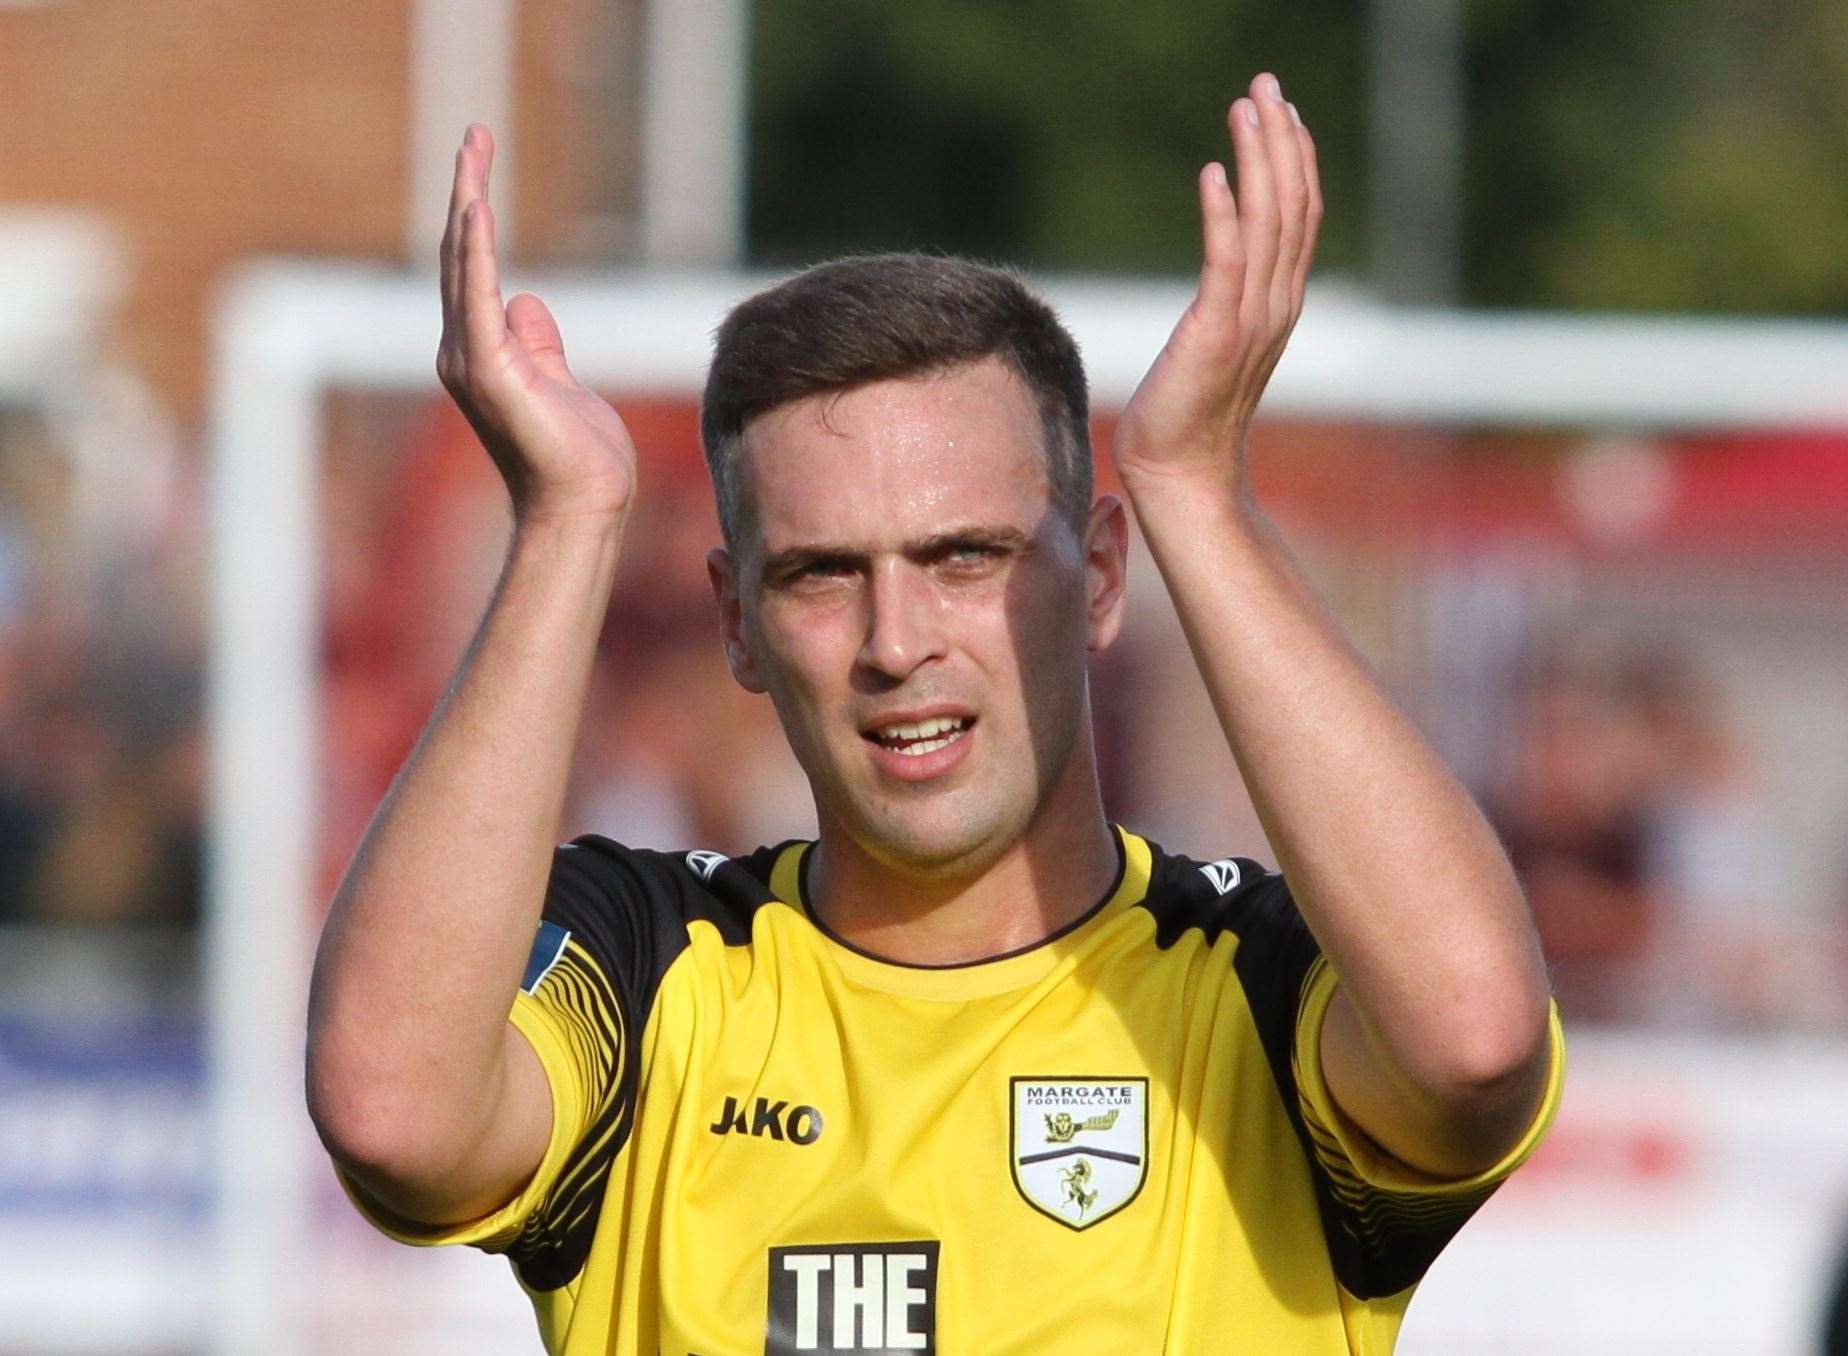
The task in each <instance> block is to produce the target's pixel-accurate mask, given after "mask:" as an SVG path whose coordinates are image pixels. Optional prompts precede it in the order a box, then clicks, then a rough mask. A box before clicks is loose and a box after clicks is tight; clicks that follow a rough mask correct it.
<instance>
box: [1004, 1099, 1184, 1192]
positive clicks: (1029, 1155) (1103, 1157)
mask: <svg viewBox="0 0 1848 1356" xmlns="http://www.w3.org/2000/svg"><path fill="white" fill-rule="evenodd" d="M1012 1087H1013V1092H1012V1096H1013V1105H1012V1106H1011V1108H1010V1115H1009V1118H1008V1119H1009V1137H1010V1138H1011V1140H1012V1141H1013V1142H1012V1145H1011V1148H1010V1159H1011V1162H1012V1165H1013V1169H1014V1185H1015V1186H1016V1187H1018V1188H1019V1189H1020V1194H1021V1195H1022V1196H1024V1197H1025V1198H1026V1201H1027V1204H1028V1205H1030V1206H1032V1207H1033V1208H1034V1209H1035V1210H1037V1211H1039V1212H1040V1213H1041V1214H1042V1215H1050V1216H1052V1218H1054V1219H1056V1220H1058V1221H1059V1223H1061V1224H1063V1225H1065V1226H1067V1227H1068V1228H1072V1229H1088V1228H1090V1227H1091V1226H1092V1225H1093V1224H1096V1223H1097V1222H1098V1221H1099V1220H1103V1219H1108V1218H1110V1216H1112V1215H1114V1214H1115V1213H1116V1212H1117V1211H1119V1210H1121V1209H1122V1208H1123V1207H1124V1206H1126V1205H1128V1204H1129V1203H1130V1202H1131V1201H1133V1200H1135V1199H1136V1193H1137V1192H1139V1191H1141V1190H1142V1184H1143V1182H1145V1181H1146V1180H1147V1179H1148V1175H1149V1080H1148V1079H1146V1078H1050V1077H1047V1078H1016V1079H1014V1080H1013V1083H1012Z"/></svg>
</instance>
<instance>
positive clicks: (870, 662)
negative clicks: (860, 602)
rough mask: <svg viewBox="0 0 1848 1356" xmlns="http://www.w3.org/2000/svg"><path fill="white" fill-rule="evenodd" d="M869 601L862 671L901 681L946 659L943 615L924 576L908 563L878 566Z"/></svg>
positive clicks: (888, 561) (902, 561) (867, 601)
mask: <svg viewBox="0 0 1848 1356" xmlns="http://www.w3.org/2000/svg"><path fill="white" fill-rule="evenodd" d="M865 597H866V612H867V615H866V638H865V640H864V641H863V642H862V644H861V646H860V665H861V667H862V668H865V669H868V670H870V671H872V672H874V673H877V674H880V675H882V676H884V677H887V678H891V679H894V680H896V681H901V682H902V681H903V680H904V679H906V678H908V677H910V676H911V674H912V673H914V672H915V671H916V670H917V669H918V667H919V666H920V665H922V664H925V663H927V662H929V661H930V660H932V659H935V658H939V657H941V655H942V654H943V628H942V625H941V620H942V611H941V609H940V607H939V606H938V599H937V597H936V595H935V593H934V591H933V590H932V589H931V587H930V581H929V579H927V578H925V577H924V576H923V573H922V571H920V570H918V569H917V568H916V567H915V566H913V565H912V564H911V563H910V562H909V561H905V560H882V561H879V562H878V563H877V564H875V565H874V567H873V570H872V575H871V578H870V580H869V581H868V586H867V590H866V595H865Z"/></svg>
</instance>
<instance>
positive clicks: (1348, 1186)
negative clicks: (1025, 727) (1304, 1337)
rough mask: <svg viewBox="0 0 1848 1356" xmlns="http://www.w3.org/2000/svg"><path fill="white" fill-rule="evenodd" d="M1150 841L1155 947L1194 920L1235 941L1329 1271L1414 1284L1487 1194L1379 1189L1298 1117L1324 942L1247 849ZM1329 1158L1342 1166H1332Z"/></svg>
mask: <svg viewBox="0 0 1848 1356" xmlns="http://www.w3.org/2000/svg"><path fill="white" fill-rule="evenodd" d="M1149 846H1150V848H1151V850H1152V852H1153V855H1154V867H1153V871H1152V875H1151V879H1150V881H1149V890H1148V895H1147V897H1146V898H1145V899H1144V901H1143V907H1145V908H1147V909H1148V910H1149V911H1150V912H1151V913H1152V914H1154V915H1155V944H1156V945H1157V946H1159V947H1162V948H1164V949H1165V948H1167V947H1171V946H1173V945H1174V944H1175V943H1176V942H1178V941H1179V940H1180V939H1181V937H1182V936H1183V935H1184V934H1185V933H1186V932H1187V931H1188V930H1190V929H1192V928H1199V929H1201V930H1202V931H1203V932H1204V933H1205V935H1206V940H1207V942H1208V944H1209V945H1210V944H1211V943H1212V942H1213V941H1214V940H1215V939H1216V938H1217V937H1218V936H1219V935H1220V934H1221V933H1223V932H1228V931H1229V932H1231V933H1233V934H1234V935H1235V936H1236V937H1237V938H1238V950H1237V951H1236V952H1235V953H1234V954H1233V958H1232V968H1233V971H1234V972H1235V973H1236V974H1237V976H1238V981H1239V985H1240V987H1241V988H1243V990H1244V992H1245V1002H1246V1006H1247V1007H1249V1008H1250V1009H1251V1017H1252V1021H1253V1022H1254V1024H1255V1025H1256V1026H1257V1031H1258V1041H1259V1043H1260V1044H1261V1045H1262V1046H1263V1048H1264V1056H1265V1061H1266V1062H1267V1063H1268V1064H1269V1065H1270V1070H1271V1076H1272V1077H1273V1078H1274V1079H1275V1080H1276V1084H1277V1091H1278V1094H1279V1095H1280V1096H1281V1098H1282V1100H1283V1106H1284V1110H1285V1112H1286V1113H1287V1114H1288V1115H1289V1118H1290V1124H1291V1126H1292V1127H1293V1128H1294V1129H1295V1131H1296V1137H1297V1139H1298V1141H1299V1142H1300V1143H1301V1144H1302V1148H1303V1154H1304V1156H1305V1157H1306V1158H1307V1160H1308V1164H1309V1176H1310V1180H1311V1182H1312V1183H1313V1184H1314V1189H1315V1200H1316V1209H1317V1212H1318V1213H1319V1214H1320V1216H1321V1219H1322V1232H1323V1235H1324V1237H1325V1238H1326V1239H1327V1241H1328V1252H1329V1260H1330V1261H1331V1263H1332V1264H1333V1266H1334V1271H1335V1278H1336V1279H1337V1280H1338V1281H1340V1282H1341V1284H1342V1286H1343V1287H1344V1288H1345V1289H1346V1290H1347V1291H1348V1293H1349V1294H1352V1295H1354V1296H1356V1297H1357V1298H1359V1299H1377V1298H1380V1297H1382V1296H1385V1295H1396V1294H1398V1293H1399V1292H1400V1291H1402V1290H1404V1289H1405V1288H1406V1287H1408V1286H1411V1285H1415V1284H1416V1283H1417V1282H1418V1281H1419V1280H1420V1279H1421V1278H1422V1277H1423V1276H1424V1273H1425V1272H1426V1271H1427V1270H1428V1269H1429V1268H1430V1265H1431V1263H1432V1262H1433V1261H1435V1260H1436V1258H1437V1254H1438V1252H1439V1251H1441V1250H1442V1248H1443V1247H1444V1245H1445V1244H1446V1243H1447V1242H1449V1240H1450V1238H1451V1237H1452V1236H1453V1235H1454V1234H1455V1233H1456V1231H1457V1230H1458V1229H1460V1228H1461V1227H1462V1226H1463V1222H1464V1220H1466V1219H1467V1218H1468V1217H1469V1214H1470V1213H1471V1212H1473V1211H1474V1210H1475V1208H1476V1207H1477V1206H1478V1205H1480V1204H1481V1203H1482V1199H1483V1198H1480V1197H1478V1198H1472V1199H1469V1200H1467V1201H1463V1200H1459V1199H1457V1198H1446V1197H1433V1196H1429V1195H1425V1196H1413V1195H1407V1196H1400V1195H1397V1194H1394V1193H1388V1192H1382V1191H1379V1190H1376V1189H1374V1188H1371V1187H1368V1186H1367V1185H1366V1184H1365V1183H1362V1182H1361V1181H1360V1180H1359V1179H1358V1178H1357V1177H1355V1176H1354V1175H1353V1172H1352V1170H1351V1169H1350V1168H1346V1167H1345V1164H1344V1163H1342V1160H1341V1154H1340V1146H1339V1145H1338V1144H1337V1143H1336V1142H1335V1141H1334V1138H1333V1136H1332V1135H1330V1134H1329V1133H1328V1131H1327V1130H1326V1128H1325V1127H1323V1126H1321V1125H1320V1124H1319V1123H1318V1124H1315V1125H1313V1126H1312V1125H1310V1124H1309V1123H1308V1122H1307V1121H1306V1120H1305V1119H1304V1108H1303V1100H1302V1097H1301V1095H1300V1093H1299V1091H1298V1089H1297V1085H1296V1072H1295V1066H1294V1063H1293V1061H1292V1054H1293V1052H1294V1050H1295V1045H1296V1019H1297V1014H1298V1012H1299V1010H1300V1008H1301V1006H1302V995H1303V986H1304V983H1305V982H1306V980H1307V978H1308V975H1309V970H1310V967H1311V966H1313V965H1314V964H1315V962H1316V960H1317V958H1318V957H1319V956H1320V955H1321V948H1320V947H1319V946H1318V945H1317V943H1316V940H1315V937H1314V935H1313V934H1312V933H1311V932H1310V931H1309V925H1308V924H1307V923H1306V922H1304V921H1303V916H1302V914H1301V913H1300V912H1299V911H1298V910H1297V907H1296V901H1295V900H1294V899H1293V898H1291V895H1290V888H1289V885H1288V884H1287V883H1286V882H1285V880H1284V878H1283V876H1282V875H1280V874H1279V873H1277V872H1274V871H1270V870H1267V869H1266V868H1265V867H1264V866H1262V865H1261V864H1259V863H1257V862H1255V861H1251V860H1250V859H1248V858H1244V857H1228V858H1223V859H1221V860H1220V861H1216V862H1198V861H1194V860H1192V859H1191V858H1187V857H1182V856H1177V855H1174V854H1171V853H1168V852H1165V851H1163V850H1162V849H1161V848H1159V847H1157V846H1155V845H1154V844H1153V843H1151V844H1150V845H1149ZM1318 1140H1319V1141H1320V1142H1321V1144H1322V1146H1323V1147H1322V1149H1321V1151H1320V1152H1318V1150H1317V1142H1318ZM1331 1162H1334V1163H1336V1164H1338V1165H1340V1166H1337V1168H1336V1169H1335V1171H1332V1172H1331V1169H1330V1166H1329V1164H1330V1163H1331ZM1337 1173H1338V1174H1339V1175H1337ZM1485 1194H1486V1193H1485Z"/></svg>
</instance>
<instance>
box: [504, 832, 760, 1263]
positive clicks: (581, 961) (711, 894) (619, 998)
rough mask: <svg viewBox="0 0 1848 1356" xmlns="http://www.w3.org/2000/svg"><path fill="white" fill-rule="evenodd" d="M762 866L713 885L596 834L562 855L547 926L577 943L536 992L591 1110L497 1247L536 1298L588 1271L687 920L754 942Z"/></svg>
mask: <svg viewBox="0 0 1848 1356" xmlns="http://www.w3.org/2000/svg"><path fill="white" fill-rule="evenodd" d="M757 855H758V856H762V855H764V854H762V853H760V854H757ZM754 863H755V859H754V858H750V859H745V860H744V861H743V862H740V863H732V862H726V863H725V864H723V865H721V866H719V867H718V868H717V870H716V871H712V872H711V873H710V875H711V879H709V880H708V879H706V878H704V877H702V876H701V875H700V874H699V873H698V872H696V871H694V870H693V869H692V868H691V867H690V866H689V864H688V861H687V858H686V855H685V854H682V853H665V852H653V851H647V850H643V849H635V848H626V847H623V846H621V845H620V844H617V843H613V842H611V841H610V840H609V839H607V838H601V837H597V836H594V835H593V836H589V837H584V838H579V839H576V840H574V841H573V842H571V843H568V844H566V845H565V846H564V847H561V848H559V849H558V851H557V852H556V853H555V854H554V856H553V861H552V875H551V880H550V883H549V884H548V886H547V892H546V903H545V911H544V914H543V918H544V922H545V923H546V924H550V925H552V926H553V927H555V928H561V929H564V930H565V931H566V932H568V933H569V934H570V940H569V943H568V944H567V945H565V946H564V948H563V951H562V952H561V953H560V954H559V955H558V959H557V961H556V963H554V964H553V965H552V966H551V968H550V969H549V970H548V971H546V972H545V973H544V977H543V978H542V979H540V980H538V982H537V987H536V988H535V989H534V993H535V996H538V997H541V998H542V999H543V1000H544V1001H545V1002H546V1003H548V1004H549V1005H550V1006H551V1007H552V1008H553V1009H554V1010H555V1011H557V1012H560V1013H562V1014H564V1015H565V1017H566V1019H567V1020H566V1025H567V1026H568V1027H569V1029H570V1031H571V1033H572V1040H573V1042H574V1047H575V1048H574V1049H573V1051H572V1054H573V1058H574V1062H575V1063H576V1064H577V1067H578V1068H580V1069H581V1070H584V1071H585V1073H586V1083H587V1086H588V1087H589V1089H590V1091H591V1093H592V1095H593V1097H594V1104H593V1106H592V1108H591V1118H590V1124H589V1128H588V1130H587V1131H586V1132H585V1133H584V1135H583V1136H582V1137H581V1138H580V1139H579V1141H578V1142H577V1144H576V1145H574V1146H573V1147H572V1150H571V1153H570V1156H569V1157H568V1158H567V1159H566V1161H565V1164H564V1166H563V1168H562V1169H561V1170H560V1172H559V1175H558V1180H557V1181H556V1182H555V1183H554V1184H553V1186H552V1188H551V1190H550V1191H549V1192H548V1193H547V1194H546V1197H545V1199H544V1201H543V1202H541V1204H540V1206H539V1208H538V1209H537V1210H535V1211H534V1213H533V1214H532V1215H531V1216H530V1217H529V1218H528V1219H527V1220H526V1221H525V1223H524V1224H523V1225H522V1226H521V1228H520V1230H519V1232H518V1234H517V1235H516V1236H515V1237H513V1238H511V1239H507V1240H497V1241H496V1244H497V1246H495V1250H497V1251H499V1250H504V1251H506V1253H507V1254H508V1255H509V1257H510V1258H511V1259H512V1261H513V1263H514V1266H515V1267H516V1268H517V1270H518V1272H519V1275H520V1279H521V1280H522V1281H523V1282H524V1283H525V1284H526V1285H527V1286H528V1287H530V1288H531V1289H534V1290H554V1289H557V1288H558V1287H559V1286H561V1285H565V1284H567V1283H568V1282H570V1281H571V1279H572V1278H573V1277H575V1276H576V1275H577V1274H578V1272H579V1271H580V1270H582V1268H583V1265H584V1261H585V1259H586V1257H588V1255H589V1252H590V1245H591V1240H592V1238H593V1237H594V1236H595V1233H596V1228H597V1219H598V1215H599V1213H600V1211H601V1210H602V1206H603V1200H604V1194H605V1189H606V1187H607V1185H608V1182H609V1176H610V1169H611V1166H612V1165H613V1164H614V1162H615V1160H616V1156H617V1154H618V1153H620V1152H621V1150H622V1148H623V1146H624V1145H625V1144H627V1143H628V1140H629V1132H630V1130H631V1128H632V1127H633V1125H634V1122H635V1112H636V1095H637V1088H638V1086H639V1084H640V1080H641V1068H640V1060H639V1058H638V1054H637V1045H638V1042H639V1037H640V1035H641V1032H642V1029H643V1028H644V1027H645V1026H646V1025H647V1022H648V1014H649V1012H650V1010H651V1009H652V1008H653V1006H654V1001H655V995H656V993H657V992H658V991H659V989H660V986H661V980H662V977H663V976H664V975H666V973H667V970H668V967H669V966H671V965H672V964H673V963H674V961H675V959H676V958H677V957H678V956H679V955H680V954H681V952H683V951H684V950H685V949H686V947H687V945H688V940H689V939H688V935H687V923H688V921H689V920H691V919H694V918H701V919H705V920H706V921H708V922H711V923H713V924H714V926H715V927H717V928H718V930H719V932H720V934H721V936H722V937H723V938H724V939H725V941H726V942H727V943H729V944H733V945H736V944H739V943H741V942H743V941H746V940H748V939H749V936H750V919H751V915H752V913H753V912H754V911H755V909H756V907H757V906H758V905H759V904H761V903H762V902H763V901H764V900H766V899H767V898H768V891H767V890H766V889H764V887H763V886H762V884H761V883H760V882H759V881H758V880H757V878H756V876H755V875H754V874H753V873H752V872H751V871H750V870H749V869H748V868H749V867H750V866H751V865H753V864H754ZM741 867H743V868H747V869H740V868H741ZM542 932H544V929H543V928H542Z"/></svg>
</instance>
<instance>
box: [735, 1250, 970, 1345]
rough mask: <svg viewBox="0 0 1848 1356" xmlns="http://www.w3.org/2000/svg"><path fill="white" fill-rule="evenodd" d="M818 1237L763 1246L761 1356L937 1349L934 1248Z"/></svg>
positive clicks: (935, 1252)
mask: <svg viewBox="0 0 1848 1356" xmlns="http://www.w3.org/2000/svg"><path fill="white" fill-rule="evenodd" d="M938 1246H939V1245H938V1244H937V1242H936V1241H935V1240H930V1241H926V1242H918V1243H822V1244H817V1245H813V1246H810V1247H801V1248H772V1249H770V1321H769V1324H768V1325H767V1333H766V1341H765V1343H764V1351H765V1353H766V1356H794V1353H796V1352H803V1351H859V1352H874V1353H884V1356H896V1353H900V1352H904V1353H910V1352H918V1351H922V1352H926V1353H928V1352H934V1351H936V1349H937V1248H938Z"/></svg>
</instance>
